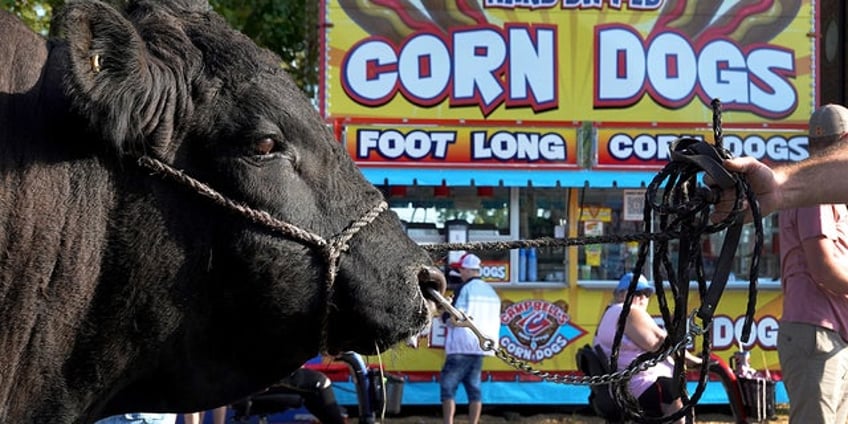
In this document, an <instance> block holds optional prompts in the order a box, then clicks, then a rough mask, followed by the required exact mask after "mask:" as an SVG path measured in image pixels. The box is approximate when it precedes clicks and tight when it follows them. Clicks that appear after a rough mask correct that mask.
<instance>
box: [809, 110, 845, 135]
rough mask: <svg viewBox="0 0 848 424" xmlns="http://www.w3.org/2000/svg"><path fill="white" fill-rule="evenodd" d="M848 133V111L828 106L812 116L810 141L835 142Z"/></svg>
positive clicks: (816, 111)
mask: <svg viewBox="0 0 848 424" xmlns="http://www.w3.org/2000/svg"><path fill="white" fill-rule="evenodd" d="M846 133H848V109H846V108H845V107H844V106H840V105H835V104H826V105H824V106H822V107H820V108H818V109H816V110H815V112H813V114H812V115H810V141H813V140H815V141H816V142H827V143H830V142H833V141H836V140H837V139H839V138H840V137H842V136H843V135H845V134H846Z"/></svg>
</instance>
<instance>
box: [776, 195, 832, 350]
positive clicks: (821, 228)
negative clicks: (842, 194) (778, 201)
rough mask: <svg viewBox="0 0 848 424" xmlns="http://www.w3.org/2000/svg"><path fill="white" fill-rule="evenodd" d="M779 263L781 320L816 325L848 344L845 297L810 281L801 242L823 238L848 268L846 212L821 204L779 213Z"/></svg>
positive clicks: (810, 277)
mask: <svg viewBox="0 0 848 424" xmlns="http://www.w3.org/2000/svg"><path fill="white" fill-rule="evenodd" d="M779 220H780V264H781V270H780V275H781V280H782V283H783V299H784V302H783V318H782V319H783V321H787V322H800V323H806V324H813V325H818V326H821V327H824V328H828V329H831V330H833V331H836V332H837V333H839V335H840V336H842V338H843V339H844V340H846V341H848V297H845V296H842V295H838V294H834V293H832V292H830V291H828V290H826V289H824V288H823V287H822V286H820V285H819V284H817V283H816V282H815V281H813V279H812V276H810V273H809V271H808V267H807V261H806V259H805V258H804V252H803V250H802V246H801V243H802V242H803V241H804V240H808V239H813V238H817V237H822V236H824V237H826V238H827V239H829V240H831V241H832V242H833V243H834V245H835V246H836V249H837V252H838V255H839V256H838V257H839V262H840V263H842V264H843V265H844V266H847V267H848V209H846V208H845V205H820V206H814V207H808V208H799V209H790V210H786V211H781V212H780V216H779Z"/></svg>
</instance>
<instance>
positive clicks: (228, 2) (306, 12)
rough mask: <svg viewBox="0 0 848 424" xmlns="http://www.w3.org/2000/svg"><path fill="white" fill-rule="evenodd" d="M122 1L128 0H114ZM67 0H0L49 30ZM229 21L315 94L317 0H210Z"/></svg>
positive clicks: (38, 27) (4, 6) (2, 5)
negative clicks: (276, 55) (273, 56)
mask: <svg viewBox="0 0 848 424" xmlns="http://www.w3.org/2000/svg"><path fill="white" fill-rule="evenodd" d="M109 2H110V3H112V4H123V3H126V0H111V1H109ZM64 3H65V0H0V8H2V9H5V10H8V11H10V12H12V13H14V14H15V15H17V16H19V17H20V18H21V19H22V20H23V21H24V22H25V23H26V24H27V25H29V26H30V27H31V28H33V29H34V30H35V31H38V32H39V33H41V34H47V33H48V30H49V28H50V19H51V18H52V16H53V11H54V10H56V9H58V8H59V7H61V6H62V5H63V4H64ZM209 3H210V5H212V7H213V8H214V9H215V11H217V12H218V13H220V14H221V15H222V16H223V17H224V19H226V20H227V21H228V22H229V23H230V25H232V26H233V27H234V28H236V29H237V30H239V31H241V32H243V33H244V34H245V35H247V36H248V37H250V38H252V39H253V40H254V41H255V42H256V43H257V44H259V45H260V46H262V47H265V48H267V49H269V50H272V51H274V52H275V53H277V54H278V55H279V56H280V57H281V58H282V60H283V63H282V66H283V67H284V68H286V70H287V71H288V72H289V73H290V74H291V75H292V77H293V78H294V79H295V81H296V82H297V84H298V85H299V86H300V87H301V88H302V89H303V90H304V91H305V92H306V93H307V95H309V96H310V97H313V96H314V95H315V91H316V88H317V83H318V37H319V33H318V13H319V4H320V2H319V1H315V0H210V1H209Z"/></svg>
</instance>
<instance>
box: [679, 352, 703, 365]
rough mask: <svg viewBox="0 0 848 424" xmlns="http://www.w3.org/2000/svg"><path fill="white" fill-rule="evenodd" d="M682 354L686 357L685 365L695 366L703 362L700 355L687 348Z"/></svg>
mask: <svg viewBox="0 0 848 424" xmlns="http://www.w3.org/2000/svg"><path fill="white" fill-rule="evenodd" d="M684 355H685V357H686V365H687V366H690V367H696V366H699V365H701V364H702V363H703V362H704V360H703V359H701V357H700V356H696V355H695V354H693V353H692V352H689V351H688V350H687V351H686V352H685V354H684Z"/></svg>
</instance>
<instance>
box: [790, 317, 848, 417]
mask: <svg viewBox="0 0 848 424" xmlns="http://www.w3.org/2000/svg"><path fill="white" fill-rule="evenodd" d="M777 353H778V355H779V356H780V368H781V370H782V372H783V383H784V385H785V386H786V392H787V394H788V395H789V422H790V423H794V424H815V423H838V424H841V423H846V422H848V344H846V342H845V341H844V340H842V337H840V336H839V334H838V333H836V332H834V331H831V330H828V329H826V328H822V327H819V326H816V325H811V324H803V323H797V322H781V323H780V330H779V332H778V337H777Z"/></svg>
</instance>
